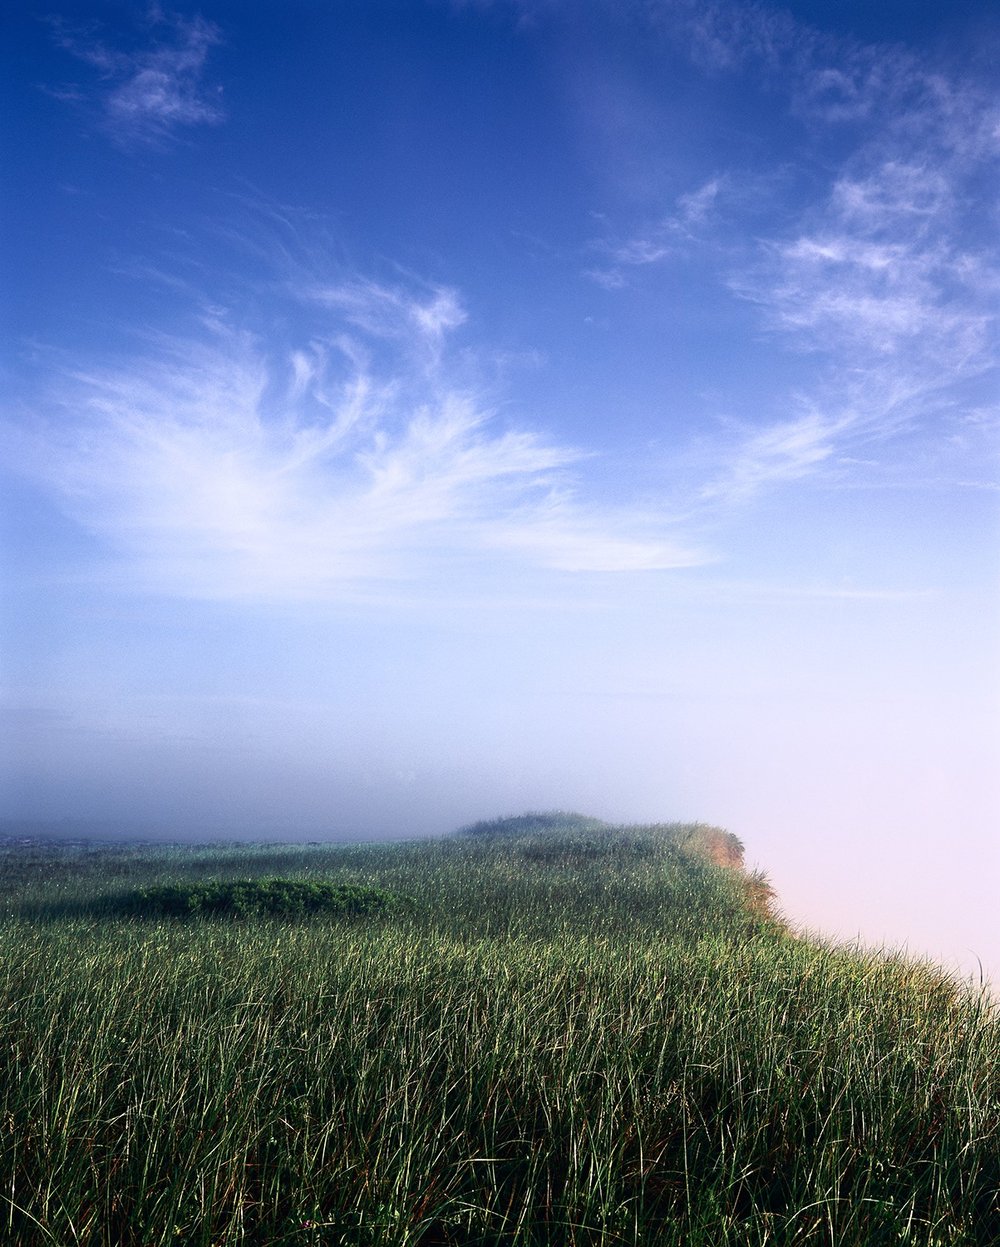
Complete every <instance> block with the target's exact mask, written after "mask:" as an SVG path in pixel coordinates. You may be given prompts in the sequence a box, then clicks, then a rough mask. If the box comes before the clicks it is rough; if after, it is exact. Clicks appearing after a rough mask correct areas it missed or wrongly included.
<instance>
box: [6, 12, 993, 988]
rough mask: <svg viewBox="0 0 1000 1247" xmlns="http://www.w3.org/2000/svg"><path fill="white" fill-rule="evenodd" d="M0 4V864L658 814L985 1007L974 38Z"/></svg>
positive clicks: (989, 614) (978, 142) (984, 258)
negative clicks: (5, 175) (951, 978)
mask: <svg viewBox="0 0 1000 1247" xmlns="http://www.w3.org/2000/svg"><path fill="white" fill-rule="evenodd" d="M2 20H3V23H4V27H5V39H4V46H5V47H6V48H8V49H9V52H8V56H7V60H8V67H7V73H6V75H5V80H4V82H3V86H2V92H3V115H4V117H5V118H6V120H5V121H4V123H3V129H2V134H0V141H2V144H3V157H4V160H5V162H6V167H8V168H13V169H17V170H18V179H17V185H16V186H13V187H12V188H11V190H10V193H9V195H8V196H7V201H8V202H7V203H6V205H5V209H4V212H5V222H4V236H5V242H4V244H3V255H2V264H3V278H2V284H3V289H4V294H3V296H2V311H3V320H4V326H5V328H6V330H7V333H6V334H5V338H6V341H7V343H8V346H7V347H6V348H5V351H4V357H3V360H2V363H0V368H2V371H0V378H2V382H3V385H2V389H3V393H4V398H3V400H2V411H0V416H2V421H3V428H2V433H0V480H2V496H0V578H2V583H0V588H2V605H0V616H2V617H0V622H2V626H3V632H4V638H5V639H4V643H3V648H4V660H3V685H2V692H0V824H2V825H0V832H3V833H4V834H10V835H16V834H19V833H20V832H22V831H24V830H25V829H26V828H27V829H30V830H31V831H32V832H38V833H43V832H54V833H59V834H66V835H69V836H73V835H77V834H85V835H92V836H98V835H100V834H101V833H102V832H103V833H106V834H107V835H109V836H121V837H130V836H134V835H144V836H148V837H153V838H156V837H161V838H164V839H171V838H178V837H180V838H195V839H197V838H206V839H217V838H228V837H233V838H248V839H265V838H278V839H327V838H333V839H382V838H385V839H401V838H409V837H414V836H425V835H436V834H441V833H444V832H448V831H450V830H452V829H453V828H455V827H456V826H459V825H460V824H464V823H468V822H470V821H472V820H475V819H477V818H483V817H489V816H493V815H499V814H506V813H514V812H517V811H520V810H525V809H549V808H561V809H579V810H583V811H585V812H587V813H591V814H594V815H596V816H598V817H601V818H606V819H609V820H611V821H612V822H615V823H633V822H656V821H662V820H701V821H704V822H708V823H712V824H717V825H721V826H724V827H727V828H729V829H730V830H731V831H732V832H734V833H735V834H737V835H738V836H739V837H740V838H741V839H742V840H743V841H744V842H745V843H746V845H747V851H748V859H749V861H750V862H751V863H753V864H756V865H759V866H760V867H761V868H763V869H764V870H766V871H767V873H768V874H769V876H770V878H771V880H772V882H773V884H774V886H775V887H776V889H777V892H778V896H779V900H780V903H781V905H782V907H783V909H784V911H785V912H786V914H787V915H788V916H789V917H790V919H792V920H793V921H794V922H796V923H801V924H803V925H805V926H806V927H809V928H816V929H821V930H823V931H825V932H828V933H830V934H832V935H835V936H839V937H844V938H848V939H850V938H854V937H855V936H858V937H860V938H861V939H862V940H863V941H865V942H867V943H874V944H880V943H882V942H887V943H888V944H890V945H893V946H902V945H905V946H906V947H907V948H909V950H910V951H912V952H915V953H920V954H923V953H927V954H929V955H930V956H932V957H934V958H935V959H938V960H940V961H942V962H943V963H944V964H945V965H947V966H949V967H951V966H955V967H958V968H960V969H961V971H962V972H963V973H972V974H975V975H977V976H978V974H979V973H980V967H981V966H982V967H983V969H984V971H985V973H986V974H987V975H990V976H992V978H993V979H994V981H997V980H1000V943H998V935H997V926H996V919H995V914H996V902H995V898H996V895H997V892H998V889H1000V511H998V497H1000V483H998V480H997V471H996V469H997V462H998V450H1000V408H998V405H997V393H998V376H997V371H998V370H997V365H998V362H1000V343H998V338H997V306H998V303H997V294H998V291H1000V254H998V225H1000V221H998V217H997V208H996V203H995V195H994V193H993V189H994V187H995V185H996V176H997V159H998V156H1000V100H998V97H997V92H996V86H995V63H996V61H995V58H996V54H997V51H998V46H1000V26H998V20H997V14H996V10H995V6H993V5H991V4H987V3H979V4H977V3H973V4H968V5H965V6H962V7H961V9H956V10H954V11H952V10H948V11H945V10H944V9H942V8H940V7H939V8H938V10H937V11H935V12H932V11H930V10H924V9H923V8H921V9H919V10H918V8H917V6H913V5H912V4H908V3H907V4H904V3H888V4H881V5H878V6H863V5H861V4H859V3H853V0H852V2H850V3H841V4H838V5H836V6H826V5H818V4H815V3H804V2H803V3H793V4H791V5H789V6H788V7H784V8H783V7H780V6H778V5H772V4H750V3H728V2H726V0H720V2H719V3H710V4H688V3H685V2H683V0H676V2H672V0H662V3H660V2H658V3H653V4H638V3H637V4H631V3H622V4H611V3H607V4H605V3H603V2H601V0H593V3H584V4H571V3H569V2H568V0H567V2H566V3H562V2H560V0H555V2H553V3H544V4H543V3H539V4H534V3H531V0H523V2H520V3H514V2H513V0H511V2H510V3H507V2H504V0H497V2H496V3H485V4H475V5H466V4H457V3H456V4H445V3H432V2H430V0H428V3H426V4H425V3H412V4H405V5H404V4H400V5H397V4H392V3H388V2H386V3H376V4H371V5H368V4H353V3H336V4H331V5H326V6H309V5H303V6H296V5H292V6H287V7H285V6H281V7H280V8H279V7H277V6H260V7H259V9H255V10H254V11H253V12H248V11H244V10H243V9H242V8H238V7H233V6H230V5H226V4H223V3H215V2H214V0H210V2H208V3H206V4H204V5H200V6H197V7H195V6H192V5H189V4H186V3H182V4H179V5H178V6H176V7H175V8H171V9H170V10H169V11H168V10H165V9H164V10H161V9H159V8H157V7H152V8H146V7H145V6H142V5H134V6H133V5H111V4H102V3H97V2H95V3H94V4H92V5H90V6H84V8H81V7H80V6H76V5H74V6H66V7H65V9H61V8H60V6H59V5H58V4H57V5H56V6H55V7H54V8H53V7H52V6H48V5H46V6H41V5H34V4H28V5H21V6H17V11H13V10H11V11H9V12H7V13H6V14H5V15H4V17H3V19H2Z"/></svg>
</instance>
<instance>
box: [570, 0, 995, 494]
mask: <svg viewBox="0 0 1000 1247" xmlns="http://www.w3.org/2000/svg"><path fill="white" fill-rule="evenodd" d="M646 13H647V14H648V15H649V16H650V19H651V20H652V21H653V22H654V23H655V24H657V25H659V26H660V27H661V28H662V29H664V30H665V31H667V32H669V35H670V37H671V38H673V39H675V40H676V39H680V40H681V42H682V43H683V44H685V45H686V46H687V48H688V50H689V52H690V54H691V55H692V56H693V58H694V59H695V60H696V62H697V63H698V64H699V65H701V66H702V67H703V68H705V69H707V70H709V71H710V72H713V73H716V74H736V73H752V74H753V75H754V80H755V83H756V84H757V86H758V87H759V88H763V89H764V90H766V91H770V92H772V93H774V94H776V95H777V94H783V95H784V96H785V98H786V99H787V102H788V107H789V110H790V111H791V113H793V114H794V115H796V116H797V117H798V118H799V119H800V121H801V122H802V123H803V128H802V135H803V137H802V143H803V150H804V151H807V152H808V151H812V150H813V149H814V144H815V141H816V140H817V139H820V140H821V141H822V143H823V146H824V150H828V151H833V150H837V151H840V152H841V153H842V156H841V158H840V163H839V164H832V165H828V167H829V173H828V175H827V177H826V181H825V183H824V180H823V178H822V176H817V175H818V173H819V171H818V170H817V168H816V166H815V164H814V163H813V162H812V161H811V160H810V170H811V171H810V176H809V179H808V183H807V184H808V186H809V191H808V195H807V196H805V195H803V197H802V199H801V203H800V207H799V210H798V213H797V217H789V213H788V206H787V205H788V201H787V199H785V200H783V202H782V211H781V213H780V214H776V215H777V219H778V220H780V221H781V225H780V226H778V227H776V226H775V225H774V224H773V223H768V222H767V221H764V220H762V219H760V218H759V217H758V218H756V219H755V220H754V221H753V222H752V223H750V222H749V221H747V220H742V221H741V220H739V215H740V207H741V204H740V200H739V197H738V196H733V195H730V196H727V201H726V206H727V215H728V217H729V220H728V223H727V227H726V229H724V230H723V229H720V228H718V227H716V228H715V229H714V230H713V229H712V228H711V227H712V225H713V210H714V209H715V206H716V201H717V199H718V198H719V196H720V192H722V191H724V190H725V189H726V187H727V186H736V185H739V183H740V180H741V175H740V171H739V170H738V169H730V170H722V171H720V173H719V174H718V175H717V176H716V177H714V178H713V179H712V181H711V182H709V183H707V184H706V185H705V186H703V187H702V188H701V189H700V190H699V191H696V192H695V193H694V194H693V195H690V196H688V197H686V199H684V200H681V201H679V204H678V205H677V210H675V211H673V212H671V213H670V214H669V215H668V216H667V218H666V219H665V220H664V221H663V222H662V223H660V224H659V225H657V226H656V227H655V228H653V229H651V230H646V231H643V232H642V233H640V234H637V235H635V236H633V237H631V238H629V239H627V240H626V241H625V242H624V243H621V244H618V245H614V246H606V253H607V254H608V256H609V260H610V263H608V264H607V265H605V266H603V267H601V268H599V269H597V270H595V271H593V272H592V273H591V274H590V276H591V277H592V278H593V279H594V280H596V281H598V282H600V283H601V284H603V285H605V286H606V287H608V288H609V289H620V288H623V287H625V286H626V285H627V284H628V281H627V273H628V270H629V268H630V267H634V266H639V265H646V266H648V265H656V264H660V263H663V262H666V261H668V260H669V259H670V258H671V257H672V256H673V255H674V254H676V245H677V240H678V239H680V238H682V237H683V236H685V235H691V234H696V233H698V232H699V229H698V227H699V226H704V227H706V228H704V229H702V230H701V232H700V237H701V239H702V241H703V243H704V244H705V245H706V248H708V247H710V246H711V245H712V244H714V245H715V256H716V261H717V264H718V269H719V274H720V278H721V280H722V282H723V284H724V285H726V286H728V288H729V290H730V291H731V292H732V293H733V294H734V295H736V296H737V298H739V299H741V300H746V301H747V302H749V303H751V304H753V305H755V306H756V308H757V309H758V312H759V317H760V321H759V323H760V326H761V328H762V329H763V330H764V331H765V332H766V334H767V336H768V340H769V346H770V347H771V348H772V349H774V348H777V349H779V350H780V349H785V350H787V351H790V352H795V353H797V354H799V355H811V356H812V357H813V358H814V359H815V364H816V367H815V370H814V382H813V384H812V386H811V387H806V388H805V389H804V390H803V391H802V392H800V393H797V394H789V395H788V396H787V399H786V400H785V403H784V404H783V405H784V406H785V408H786V411H779V412H774V411H772V412H770V413H768V412H767V411H766V410H762V409H761V408H760V406H759V405H755V404H753V403H749V404H748V408H749V410H748V411H747V413H746V416H745V418H744V419H743V423H742V426H735V427H737V428H738V429H739V432H738V434H737V436H736V437H735V438H734V439H733V441H732V442H731V444H730V449H729V451H727V452H725V454H724V459H725V465H724V466H723V467H722V468H721V470H720V471H719V472H718V474H717V475H716V476H715V477H714V478H713V479H712V480H711V481H710V483H709V484H708V485H707V486H706V487H705V489H704V491H703V494H704V496H705V497H706V498H707V499H712V500H713V501H714V502H716V503H718V502H721V501H723V500H725V499H730V500H737V499H739V500H743V499H746V498H747V497H749V496H751V495H752V494H754V493H756V492H758V491H759V490H761V489H764V488H766V487H768V486H769V485H775V484H779V483H785V482H789V481H792V480H801V479H805V478H808V477H811V476H814V475H816V474H818V473H823V474H825V475H827V476H830V475H831V474H832V473H837V474H840V475H841V476H843V475H844V465H845V463H846V461H847V459H848V458H849V457H851V456H857V455H862V456H864V455H871V454H876V455H877V453H878V452H877V446H878V444H879V443H880V442H884V441H885V440H886V439H888V438H891V437H894V436H896V435H898V434H901V433H907V434H910V433H913V432H915V431H916V432H917V433H918V434H919V435H920V436H922V437H923V439H924V440H925V442H928V443H929V442H933V441H934V440H935V439H938V440H940V441H941V442H942V443H943V442H944V441H945V440H946V439H948V438H950V437H952V436H953V435H954V433H955V431H956V426H957V423H958V422H959V421H960V420H961V419H962V411H963V409H964V408H965V407H966V406H967V405H968V404H969V402H970V401H972V402H974V401H975V398H974V396H973V387H974V386H975V384H976V383H977V382H979V383H980V384H981V382H982V379H983V378H985V377H987V376H988V375H989V374H991V373H993V372H995V371H996V370H997V369H998V367H1000V337H998V308H1000V299H998V295H1000V248H998V247H997V244H996V235H995V228H993V227H992V225H991V224H990V222H995V208H994V206H993V205H992V204H991V202H990V199H989V195H988V192H986V193H984V191H985V188H986V187H988V186H990V185H992V184H993V183H994V182H995V178H996V176H997V172H998V170H997V163H998V160H1000V103H998V101H997V98H996V95H995V93H994V92H993V91H992V90H990V89H989V88H988V86H987V85H986V84H983V83H980V82H978V81H976V80H975V79H974V78H971V77H970V78H962V77H960V76H958V75H957V74H955V73H954V72H949V71H946V70H945V69H943V68H942V67H941V66H940V65H939V64H937V63H935V62H933V61H932V60H929V59H924V58H923V57H922V56H921V55H918V54H916V53H912V52H909V51H907V50H906V49H903V48H900V47H896V46H892V47H883V46H875V45H863V44H860V43H858V42H856V41H849V40H842V39H839V38H836V37H834V36H830V35H826V34H823V33H821V32H819V31H817V30H815V29H813V28H811V27H809V26H807V25H805V24H803V23H800V22H798V21H796V20H795V19H794V18H793V17H791V16H790V15H788V14H787V13H784V12H779V11H777V10H772V9H769V8H767V7H765V6H763V5H757V4H733V3H709V4H701V3H697V4H696V3H687V2H685V0H678V2H677V3H670V4H662V5H657V4H654V5H650V6H648V7H647V8H646ZM794 160H795V156H794V153H793V152H789V151H787V150H785V151H783V152H781V153H780V161H781V164H782V166H783V167H785V168H787V167H789V162H794ZM757 174H758V176H761V170H760V168H759V167H758V169H757ZM800 193H801V192H800ZM741 239H742V240H743V241H742V243H741V241H740V240H741ZM707 253H708V252H707V250H706V254H707ZM979 401H980V402H981V398H980V399H979ZM755 407H756V409H754V408H755ZM733 428H734V425H733V423H732V422H730V424H729V430H730V433H731V432H732V429H733ZM921 468H922V470H925V469H926V463H922V464H921Z"/></svg>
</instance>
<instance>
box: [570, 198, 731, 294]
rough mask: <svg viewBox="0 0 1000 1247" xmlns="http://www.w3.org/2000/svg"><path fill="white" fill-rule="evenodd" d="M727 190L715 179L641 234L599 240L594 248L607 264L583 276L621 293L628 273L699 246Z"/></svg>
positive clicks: (679, 201) (677, 202)
mask: <svg viewBox="0 0 1000 1247" xmlns="http://www.w3.org/2000/svg"><path fill="white" fill-rule="evenodd" d="M724 189H725V182H724V180H723V179H722V178H719V177H714V178H711V179H710V180H709V181H708V182H706V183H704V184H703V185H702V186H699V187H697V188H696V189H695V190H693V191H691V192H689V193H688V194H684V195H680V196H678V198H677V200H676V202H675V204H674V211H673V212H671V213H670V214H669V215H667V216H665V217H664V218H663V219H662V220H660V221H657V222H655V223H654V224H652V225H648V226H647V227H646V228H645V229H643V230H642V231H641V232H639V233H636V234H633V235H632V236H631V237H629V238H625V239H619V240H617V241H613V240H608V239H600V240H595V241H594V242H593V243H591V247H592V248H593V249H594V250H595V251H597V252H598V253H599V254H601V255H602V256H603V257H604V258H605V263H604V264H603V265H601V266H600V267H597V268H593V269H587V270H585V272H584V274H583V275H584V276H585V277H588V278H589V279H590V280H591V281H594V282H596V283H597V284H598V285H599V286H604V288H605V289H606V290H620V289H622V288H623V287H625V286H627V285H628V280H627V277H626V272H627V270H628V269H630V268H642V267H645V266H646V265H651V264H658V263H659V262H660V261H661V260H667V259H669V258H670V257H672V256H676V255H678V254H680V252H681V251H682V250H684V249H685V248H687V247H689V246H691V245H692V243H695V242H697V241H698V240H699V237H700V236H701V234H702V233H703V231H704V230H705V228H706V227H707V226H709V225H710V224H711V221H712V218H713V216H714V214H715V209H716V205H717V202H718V199H719V195H720V193H721V192H722V191H723V190H724Z"/></svg>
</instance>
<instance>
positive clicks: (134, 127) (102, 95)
mask: <svg viewBox="0 0 1000 1247" xmlns="http://www.w3.org/2000/svg"><path fill="white" fill-rule="evenodd" d="M53 26H54V30H55V33H56V37H57V39H58V41H59V43H60V45H61V46H62V47H63V48H65V50H66V51H68V52H70V53H71V54H72V55H73V56H75V57H77V59H79V60H81V61H83V62H85V63H86V64H88V65H90V66H91V67H92V68H93V69H95V70H96V71H97V73H98V77H99V81H98V82H97V83H96V84H95V85H93V86H92V87H90V88H82V87H80V86H79V85H76V84H74V85H73V86H72V87H69V88H66V87H63V88H59V89H57V90H56V91H55V92H54V93H55V94H56V95H58V96H59V98H63V99H67V100H72V101H87V100H90V99H93V100H94V101H96V103H97V105H98V107H99V108H100V112H101V118H102V124H103V126H104V128H105V129H107V131H108V132H109V134H110V135H111V136H112V138H113V139H115V141H116V142H119V143H121V144H123V145H125V146H130V145H132V144H135V143H157V142H160V141H162V140H163V139H165V138H168V137H169V136H170V135H172V134H174V133H175V132H176V131H177V130H178V129H180V128H182V127H187V126H196V125H213V124H216V123H218V122H220V121H222V120H223V118H224V112H223V109H222V106H221V87H216V88H211V87H209V86H208V85H207V84H206V83H205V81H204V70H205V63H206V61H207V59H208V54H209V52H210V51H211V49H212V48H213V47H215V46H216V45H218V44H219V43H221V42H222V37H221V34H220V31H219V29H218V27H217V26H215V25H213V24H212V23H211V22H208V21H205V20H204V19H203V18H200V17H193V18H185V17H181V16H179V15H177V14H168V13H164V12H163V11H162V10H160V9H159V8H157V7H153V8H152V9H150V10H149V12H148V13H147V16H146V20H145V33H146V35H147V46H145V47H142V48H138V49H131V50H124V49H122V48H115V47H112V46H110V45H109V44H108V43H107V42H105V41H104V40H102V39H100V38H98V37H97V36H96V34H95V33H94V31H93V30H92V29H88V30H86V31H80V30H79V29H75V28H73V27H71V26H70V25H69V24H68V23H66V22H62V21H57V22H54V23H53Z"/></svg>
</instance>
